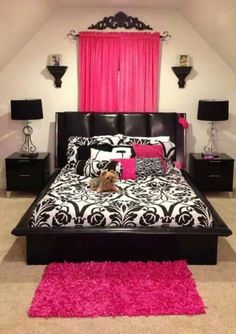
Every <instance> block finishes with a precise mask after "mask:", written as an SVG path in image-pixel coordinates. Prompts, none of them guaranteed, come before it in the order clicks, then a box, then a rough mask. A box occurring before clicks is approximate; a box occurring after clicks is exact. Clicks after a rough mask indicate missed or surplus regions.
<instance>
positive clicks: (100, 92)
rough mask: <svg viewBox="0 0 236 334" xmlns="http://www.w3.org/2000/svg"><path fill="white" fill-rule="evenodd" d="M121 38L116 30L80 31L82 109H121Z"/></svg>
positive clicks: (102, 110) (114, 110)
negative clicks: (119, 78)
mask: <svg viewBox="0 0 236 334" xmlns="http://www.w3.org/2000/svg"><path fill="white" fill-rule="evenodd" d="M118 42H119V39H118V38H117V36H116V34H115V33H106V34H103V33H94V32H92V33H91V32H81V33H80V34H79V78H80V80H79V86H80V87H79V91H80V93H79V96H80V108H79V110H80V111H94V112H105V111H111V112H117V110H118V81H117V71H118V66H119V43H118Z"/></svg>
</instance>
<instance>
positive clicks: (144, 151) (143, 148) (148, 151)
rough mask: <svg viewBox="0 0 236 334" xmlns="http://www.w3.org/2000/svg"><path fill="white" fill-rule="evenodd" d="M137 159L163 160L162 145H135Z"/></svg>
mask: <svg viewBox="0 0 236 334" xmlns="http://www.w3.org/2000/svg"><path fill="white" fill-rule="evenodd" d="M133 148H134V151H135V153H136V158H162V157H163V156H164V151H163V147H162V145H160V144H158V145H145V144H133Z"/></svg>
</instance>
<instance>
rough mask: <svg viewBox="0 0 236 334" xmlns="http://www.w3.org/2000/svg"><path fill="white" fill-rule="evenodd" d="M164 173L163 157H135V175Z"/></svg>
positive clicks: (145, 175) (160, 174)
mask: <svg viewBox="0 0 236 334" xmlns="http://www.w3.org/2000/svg"><path fill="white" fill-rule="evenodd" d="M165 173H166V164H165V161H164V159H163V158H139V159H136V175H137V177H147V176H154V177H155V176H163V175H165Z"/></svg>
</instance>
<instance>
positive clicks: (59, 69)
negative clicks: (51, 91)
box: [47, 65, 68, 88]
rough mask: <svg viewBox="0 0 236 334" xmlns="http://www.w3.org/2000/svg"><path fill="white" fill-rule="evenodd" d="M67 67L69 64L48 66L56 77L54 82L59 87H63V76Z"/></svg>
mask: <svg viewBox="0 0 236 334" xmlns="http://www.w3.org/2000/svg"><path fill="white" fill-rule="evenodd" d="M67 68H68V66H60V65H53V66H47V69H48V71H49V72H50V73H51V75H52V76H53V77H54V83H55V86H56V87H57V88H60V87H61V84H62V80H61V78H62V77H63V75H64V74H65V72H66V70H67Z"/></svg>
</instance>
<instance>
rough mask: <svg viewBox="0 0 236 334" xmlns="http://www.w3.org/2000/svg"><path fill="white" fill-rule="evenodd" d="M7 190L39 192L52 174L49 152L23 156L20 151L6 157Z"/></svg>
mask: <svg viewBox="0 0 236 334" xmlns="http://www.w3.org/2000/svg"><path fill="white" fill-rule="evenodd" d="M5 163H6V181H7V182H6V186H7V187H6V190H7V191H13V190H20V191H22V190H23V191H31V192H36V191H37V192H38V191H40V190H42V189H43V188H44V186H45V185H46V182H47V180H48V178H49V175H50V169H49V153H38V155H37V156H35V157H30V158H23V157H21V154H20V153H18V152H15V153H13V154H12V155H10V156H9V157H7V158H6V159H5Z"/></svg>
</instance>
